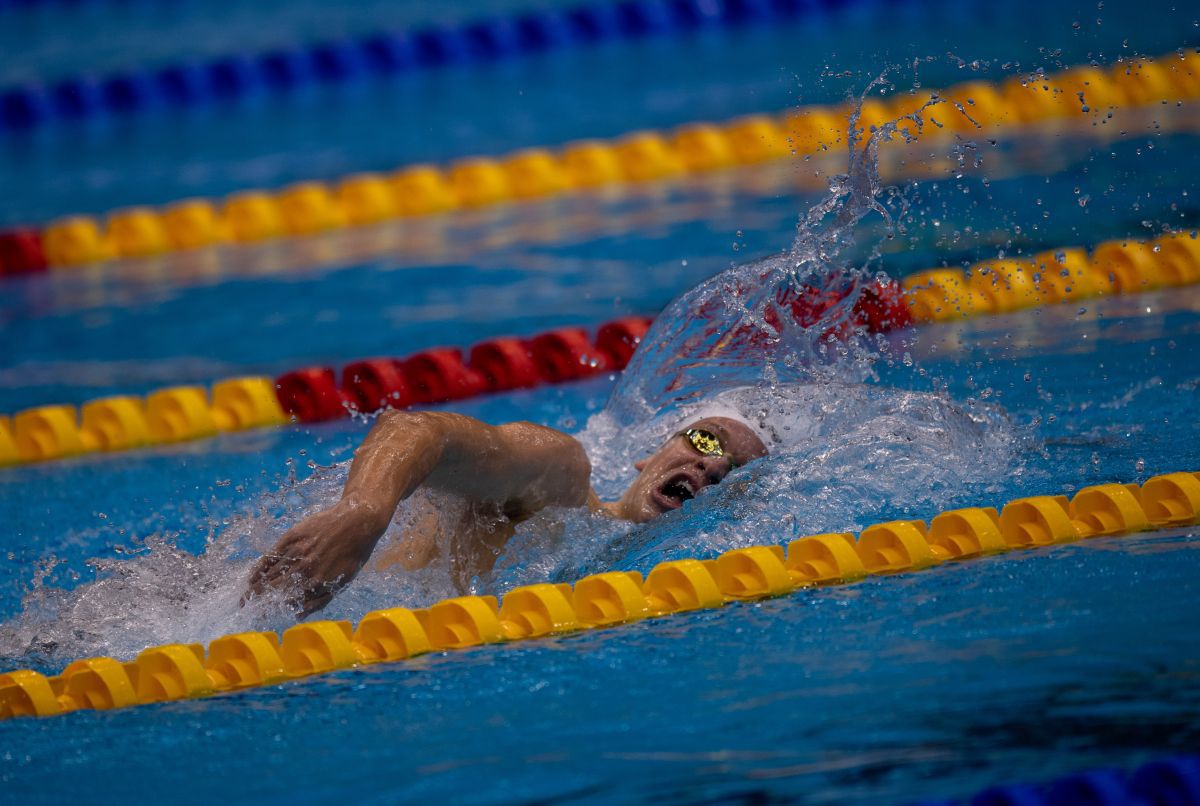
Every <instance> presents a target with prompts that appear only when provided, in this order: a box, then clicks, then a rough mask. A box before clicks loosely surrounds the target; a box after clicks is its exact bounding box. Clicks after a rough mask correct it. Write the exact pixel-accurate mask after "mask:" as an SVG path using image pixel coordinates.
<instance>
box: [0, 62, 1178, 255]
mask: <svg viewBox="0 0 1200 806" xmlns="http://www.w3.org/2000/svg"><path fill="white" fill-rule="evenodd" d="M929 97H930V95H927V94H922V95H916V94H913V95H905V94H900V95H898V96H897V97H895V98H892V99H889V100H883V99H878V98H875V99H870V100H868V101H867V102H866V103H864V105H863V107H862V111H861V117H860V119H859V126H860V128H864V129H868V130H869V129H870V128H871V127H873V126H878V125H881V124H882V123H884V122H885V121H887V120H891V119H894V118H897V117H899V116H901V115H904V114H910V113H913V112H915V111H916V109H918V108H919V107H920V106H921V105H922V104H923V103H924V102H925V101H927V100H928V99H929ZM939 98H941V99H942V100H941V102H940V103H939V104H938V105H937V106H934V107H930V108H929V109H926V110H925V112H924V113H923V114H924V116H925V118H926V119H927V122H926V124H925V125H924V126H923V128H922V129H921V130H920V131H917V128H916V126H915V124H912V123H911V122H908V123H906V124H905V126H904V128H905V130H906V131H907V133H908V135H909V136H912V137H917V136H920V137H922V138H937V137H943V138H944V137H951V136H956V135H967V136H977V135H978V134H979V133H980V132H993V131H997V130H1000V129H1004V128H1006V127H1007V128H1012V127H1018V126H1025V125H1029V124H1035V123H1036V124H1044V123H1047V122H1054V121H1057V122H1060V123H1063V124H1071V123H1080V122H1082V123H1096V122H1098V121H1103V120H1105V118H1106V116H1107V115H1108V114H1109V112H1110V111H1111V110H1112V109H1114V108H1120V107H1144V106H1149V105H1155V104H1157V105H1161V104H1165V103H1178V102H1183V101H1190V100H1195V99H1197V98H1200V53H1197V52H1194V51H1193V52H1188V53H1185V54H1178V53H1176V54H1169V55H1167V56H1164V57H1162V58H1161V59H1158V60H1131V61H1128V62H1119V63H1117V64H1115V65H1112V66H1111V67H1109V68H1107V69H1101V68H1099V67H1077V68H1073V69H1070V70H1066V71H1063V72H1061V73H1057V74H1054V75H1051V76H1034V77H1028V76H1015V77H1012V78H1010V79H1008V80H1007V81H1005V82H1003V83H1000V84H994V83H988V82H983V81H973V82H968V83H966V84H960V85H957V86H955V87H951V88H950V89H948V90H946V91H945V92H944V93H939ZM852 111H853V106H852V105H845V104H843V105H841V106H833V107H820V106H816V107H804V108H800V109H795V110H791V111H788V112H785V113H783V114H782V115H768V114H761V115H750V116H746V117H741V118H737V119H735V120H732V121H727V122H724V123H716V124H714V123H693V124H687V125H683V126H680V127H678V128H677V129H675V130H673V131H672V132H670V133H666V134H664V133H660V132H655V131H640V132H633V133H630V134H627V135H624V136H622V137H619V138H616V139H615V140H612V141H603V140H588V141H580V142H575V143H569V144H567V145H565V146H563V147H561V148H556V149H548V148H531V149H525V150H522V151H518V152H515V153H512V154H508V155H503V156H500V157H495V158H493V157H468V158H464V159H461V160H458V161H456V162H454V163H452V164H450V165H449V166H446V167H444V168H443V167H438V166H434V165H413V166H408V167H405V168H401V169H400V170H398V171H395V172H393V173H390V174H375V173H360V174H355V175H352V176H348V177H345V178H343V179H341V180H337V181H335V182H332V183H323V182H311V181H310V182H299V183H296V184H293V185H290V186H288V187H286V188H283V189H282V190H278V191H265V190H246V191H240V192H237V193H234V194H231V195H230V196H227V197H226V198H225V199H224V200H222V201H220V202H217V203H214V202H212V201H209V200H206V199H185V200H182V201H179V202H175V203H173V204H169V205H167V206H166V207H164V208H161V209H159V208H152V207H131V208H125V209H121V210H115V211H112V212H110V213H109V214H107V216H105V219H104V221H103V222H102V221H101V220H100V219H98V218H96V217H94V216H87V215H73V216H66V217H63V218H60V219H57V220H55V221H53V222H51V223H50V224H48V225H46V226H44V227H18V228H13V229H10V230H7V231H4V232H0V274H10V275H15V274H27V273H31V272H38V271H44V270H46V269H47V268H67V267H73V266H82V265H87V264H92V263H99V262H104V261H108V260H114V259H133V258H145V257H151V256H155V255H161V254H164V253H169V252H178V251H184V250H191V249H200V248H205V247H210V246H214V245H219V244H247V243H261V242H264V241H269V240H273V239H277V238H284V237H300V236H310V235H314V234H318V233H322V232H327V231H330V230H334V229H340V228H345V227H357V226H366V225H371V224H377V223H380V222H382V221H387V220H392V219H396V218H403V217H412V216H425V215H434V214H438V213H445V212H449V211H454V210H464V209H478V208H483V207H488V206H494V205H499V204H508V203H513V202H519V201H524V200H534V199H546V198H551V197H555V196H559V195H562V194H564V193H572V192H580V191H590V190H595V189H599V188H610V189H611V188H617V187H624V186H629V185H634V184H638V183H643V182H652V181H663V180H671V179H677V178H679V177H682V176H689V175H700V174H705V173H708V172H711V171H716V170H722V169H727V168H734V167H745V166H751V165H758V164H762V163H765V162H769V161H773V160H780V159H784V158H788V157H791V156H793V155H796V154H800V155H808V154H815V153H818V152H824V151H828V150H830V149H836V148H839V147H840V146H839V144H841V143H843V142H844V140H845V137H846V128H847V122H846V121H847V119H848V117H849V115H850V113H851V112H852Z"/></svg>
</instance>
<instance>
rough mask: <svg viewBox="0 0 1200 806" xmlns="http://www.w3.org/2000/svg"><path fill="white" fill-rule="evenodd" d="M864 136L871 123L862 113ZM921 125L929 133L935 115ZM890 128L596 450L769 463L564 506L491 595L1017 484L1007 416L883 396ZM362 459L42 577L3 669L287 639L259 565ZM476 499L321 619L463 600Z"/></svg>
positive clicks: (616, 476)
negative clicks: (642, 501) (650, 512)
mask: <svg viewBox="0 0 1200 806" xmlns="http://www.w3.org/2000/svg"><path fill="white" fill-rule="evenodd" d="M851 120H852V128H853V127H854V126H855V125H856V123H857V113H856V115H855V117H853V118H852V119H851ZM917 125H919V120H918V121H917ZM896 133H897V126H896V124H895V123H889V124H885V125H884V126H883V127H880V128H879V129H877V130H876V131H875V132H873V133H872V134H871V135H870V136H868V137H866V138H865V140H862V141H861V142H862V146H861V147H859V143H860V139H859V138H858V137H857V136H854V137H851V138H850V142H849V144H848V150H847V159H848V163H847V170H846V172H845V173H844V174H841V175H838V176H837V177H835V178H834V179H833V180H832V182H831V186H830V192H829V194H828V195H827V196H826V197H825V198H823V199H822V200H821V201H820V202H818V203H817V204H815V205H814V206H813V207H812V208H810V209H809V210H808V211H807V212H806V213H805V215H804V216H802V217H801V219H800V220H799V222H798V224H797V234H796V238H795V241H794V243H793V244H792V246H791V248H790V249H789V250H788V251H787V252H785V253H783V254H780V255H776V256H773V257H770V258H767V259H765V260H760V261H756V262H752V263H748V264H742V265H738V266H734V267H732V268H730V269H728V270H727V271H725V272H722V273H721V274H719V275H717V276H715V277H713V278H712V279H710V280H708V281H706V282H704V283H702V284H700V285H699V286H697V287H696V288H694V289H692V290H691V291H689V292H687V293H685V294H684V295H682V296H681V297H680V298H678V299H677V300H676V301H675V302H673V303H672V304H671V305H670V306H669V307H668V308H667V309H666V311H665V312H664V313H663V314H661V315H660V316H659V317H658V319H657V320H656V322H655V324H654V326H653V327H652V328H651V330H650V332H649V333H648V335H647V337H646V339H645V340H644V342H643V345H642V347H641V348H640V349H639V350H638V352H637V353H636V355H635V356H634V359H633V361H632V362H631V364H630V366H629V367H628V368H627V369H626V371H625V373H624V374H623V376H622V378H621V380H620V382H619V383H618V385H617V387H616V388H615V390H614V392H613V394H612V396H611V399H610V400H609V402H608V404H607V406H606V407H605V409H604V411H602V412H601V413H600V414H598V415H596V416H594V417H593V418H592V419H591V420H590V421H589V423H588V426H587V428H586V429H585V430H584V431H583V432H582V433H581V434H579V435H578V436H579V439H580V440H581V442H582V443H583V444H584V446H585V447H586V448H587V450H588V453H589V456H591V457H592V460H593V468H594V470H593V483H594V485H595V487H596V489H597V491H598V492H599V493H600V495H601V496H602V497H607V498H615V497H617V496H618V495H619V494H620V492H621V491H622V490H623V489H624V487H625V486H626V485H627V484H628V483H629V481H630V480H631V479H632V478H633V476H634V470H633V463H634V461H635V460H636V459H639V458H642V456H643V455H645V453H646V451H647V446H657V445H659V444H661V443H662V441H663V440H664V439H665V438H666V436H667V435H668V434H670V433H671V432H672V431H673V430H674V429H675V428H677V427H678V424H679V423H680V422H681V421H685V420H687V419H689V418H696V417H698V416H701V415H709V414H731V415H734V416H737V417H740V418H741V419H743V420H745V421H747V422H749V423H751V424H752V425H753V426H754V427H756V428H758V429H759V430H760V432H761V433H763V434H764V435H765V436H766V437H767V441H768V443H769V445H770V448H771V455H770V456H769V457H767V458H765V459H763V460H760V461H758V462H755V463H752V464H751V465H749V466H747V467H746V468H742V469H739V470H738V471H737V472H735V473H734V474H732V475H731V476H730V477H729V478H728V479H726V481H725V482H723V483H722V484H721V485H718V486H717V487H713V488H709V489H707V490H705V491H703V492H702V493H701V494H700V495H699V496H698V497H697V498H696V499H694V500H692V501H689V502H687V503H686V504H685V506H684V507H683V508H682V509H681V510H679V511H676V512H672V513H668V514H667V515H664V516H662V517H661V518H659V519H656V520H655V521H653V522H651V523H649V524H643V525H639V526H636V527H633V526H630V525H629V524H626V523H623V522H618V521H613V520H609V519H606V518H604V517H601V516H598V515H593V514H589V513H586V512H582V511H578V510H549V511H545V512H543V513H540V514H539V515H538V516H536V517H535V518H533V519H531V520H530V521H528V522H526V523H524V524H522V525H521V526H520V528H519V529H518V532H517V535H516V537H514V539H513V540H512V541H510V543H509V544H508V546H506V547H505V549H504V551H503V553H502V555H501V556H500V557H498V558H497V564H496V567H495V569H494V571H493V572H492V573H490V574H487V575H486V576H485V577H483V578H480V579H477V580H475V581H474V583H473V589H474V591H475V592H503V591H504V590H507V589H508V588H510V587H512V586H514V585H518V584H529V583H533V582H540V581H545V580H548V579H549V580H555V581H569V580H572V579H576V578H578V577H580V576H583V575H586V574H588V573H594V572H598V571H604V570H610V569H612V568H638V569H641V570H643V571H644V570H647V569H648V568H649V567H650V566H652V565H654V564H655V563H657V562H659V561H661V560H664V559H670V558H673V557H679V556H711V555H712V554H714V553H715V552H718V551H721V550H725V549H727V548H732V547H736V546H741V545H750V544H761V543H782V542H785V541H786V540H787V539H789V538H792V537H796V536H799V535H802V534H808V533H814V532H828V531H844V530H845V531H848V530H856V529H859V528H861V527H862V526H863V525H865V524H866V523H869V522H870V521H871V520H873V519H875V518H876V517H877V516H879V515H880V514H883V513H887V514H889V516H895V515H897V514H899V513H897V512H896V510H897V508H900V509H902V510H903V511H905V512H910V511H911V513H912V514H913V515H914V516H916V517H919V516H921V515H924V514H926V513H928V512H929V511H936V510H937V509H939V508H944V507H945V506H946V505H947V504H949V503H951V502H954V501H956V500H960V499H961V497H962V496H964V495H967V496H976V497H977V496H978V494H979V493H980V492H981V491H983V490H986V489H987V487H988V485H989V484H991V483H992V480H993V479H995V478H997V477H1002V476H1003V475H1004V473H1005V472H1006V471H1011V470H1013V467H1012V466H1013V463H1014V456H1015V451H1016V449H1017V447H1018V446H1019V438H1018V435H1016V434H1015V432H1014V429H1013V428H1012V427H1011V426H1010V425H1009V424H1008V423H1007V420H1006V418H1005V417H1004V414H1003V412H1002V411H1001V410H999V409H998V408H996V407H989V406H983V405H978V404H959V403H956V402H954V401H952V400H950V399H948V398H946V397H945V396H940V395H937V394H932V393H928V392H919V391H910V390H900V389H891V388H887V387H884V386H880V385H878V384H868V383H866V381H868V380H871V379H872V378H873V377H874V375H875V373H874V369H873V367H874V364H875V361H876V360H877V359H878V358H879V356H880V355H881V350H886V349H887V345H885V344H881V343H880V341H879V340H878V339H876V338H875V337H872V336H870V335H869V334H866V333H865V332H863V330H862V329H861V328H860V327H859V326H858V325H857V324H856V320H855V315H854V311H855V305H856V304H857V302H858V301H859V298H860V295H861V294H862V290H863V288H864V287H865V286H867V285H868V284H869V283H870V282H871V281H872V280H875V279H876V273H875V270H874V264H875V261H876V260H877V258H878V247H879V245H878V244H875V245H874V249H873V250H872V251H871V252H870V255H869V257H868V258H867V259H866V260H864V261H862V262H861V263H859V264H856V265H852V264H850V263H848V262H847V260H846V259H845V258H844V257H843V256H844V255H846V254H847V250H848V249H849V248H850V247H851V246H853V245H854V238H855V234H856V230H857V229H858V227H859V224H860V222H861V221H862V220H863V219H864V217H866V216H868V215H871V214H876V215H878V216H880V217H881V218H882V219H883V221H884V223H885V229H886V231H887V232H888V233H889V237H890V235H891V234H892V232H893V230H894V225H893V222H894V221H897V220H903V205H904V199H903V196H893V197H892V199H893V200H896V201H897V203H898V204H899V205H900V208H901V209H900V210H899V211H897V210H895V209H890V208H889V206H888V205H887V204H884V203H883V202H882V201H881V196H882V194H881V187H880V180H879V174H878V170H877V159H876V150H877V148H878V145H879V143H880V142H882V141H883V140H885V139H887V138H890V137H893V136H895V135H896ZM347 469H348V463H342V464H340V465H337V466H334V467H332V468H327V469H324V470H322V471H321V472H318V473H317V474H316V475H315V476H313V477H312V478H310V479H308V480H306V481H303V482H299V483H295V484H293V485H289V486H288V487H286V488H285V489H283V490H281V491H279V492H277V493H274V494H271V495H267V496H264V497H262V498H261V499H259V500H257V501H255V502H254V503H253V509H252V511H250V512H249V513H247V514H246V515H245V516H244V517H242V518H241V519H239V520H237V521H235V522H233V523H232V524H231V525H230V526H229V527H228V528H226V529H224V530H223V531H222V532H221V533H220V534H219V535H217V536H216V537H214V538H212V539H211V540H210V541H209V544H208V546H207V547H206V550H205V551H204V552H203V553H201V554H199V555H195V554H191V553H189V552H186V551H183V550H181V549H180V548H179V547H178V546H177V544H176V540H175V537H174V536H173V535H171V534H161V535H156V536H154V537H152V538H150V539H147V541H146V542H145V545H144V550H143V551H141V552H140V555H139V556H137V557H135V558H133V559H128V560H121V561H112V560H104V561H94V563H93V564H94V565H95V566H96V568H97V571H98V579H97V580H96V581H94V582H91V583H87V584H84V585H82V586H80V587H79V588H77V589H75V590H71V591H62V590H56V589H53V588H50V587H46V586H44V585H42V584H41V583H40V582H35V584H34V586H33V588H32V590H31V592H30V593H29V595H28V596H27V597H26V599H25V601H24V603H23V605H24V606H23V608H22V612H21V613H20V614H19V615H18V616H17V617H16V618H14V619H12V620H11V621H9V622H8V623H6V624H4V625H0V655H2V656H6V657H11V658H16V657H21V658H24V659H29V660H30V662H31V663H39V662H40V663H43V664H45V665H46V666H47V667H53V666H54V665H57V664H59V663H61V661H63V660H66V659H69V658H72V657H79V656H86V655H96V654H108V655H113V656H116V657H123V658H124V657H130V656H132V655H133V654H136V652H137V651H139V650H140V649H141V648H143V647H145V646H147V645H152V644H160V643H170V642H178V641H184V642H190V641H207V640H210V639H211V638H213V637H215V636H217V635H220V634H223V633H229V632H237V631H242V630H250V629H276V630H278V629H282V628H285V627H286V626H288V625H289V624H290V623H291V621H292V620H293V617H292V615H291V614H290V613H289V612H288V609H287V607H286V606H285V604H284V602H283V601H282V599H281V597H279V596H266V597H263V598H260V599H257V600H254V601H253V602H252V603H251V604H250V606H247V607H241V606H239V598H240V596H241V593H242V591H243V590H244V586H245V582H246V579H247V577H248V576H249V573H250V569H251V567H252V566H253V564H254V562H255V561H256V559H257V557H258V556H260V555H261V553H262V552H264V551H266V550H268V549H269V548H270V547H271V546H272V545H273V544H274V542H275V541H276V540H277V539H278V537H279V535H281V534H282V533H283V532H284V531H285V530H286V529H287V528H288V527H290V526H291V525H293V524H294V523H296V522H298V521H299V520H300V519H302V518H303V517H305V516H307V515H308V514H311V513H313V512H315V511H317V510H319V509H323V508H325V507H327V506H330V505H331V504H332V503H333V502H334V501H336V500H337V497H338V495H339V494H340V491H341V487H342V485H343V483H344V481H345V476H346V472H347ZM462 510H463V505H462V503H461V502H454V501H451V500H448V499H447V498H446V497H445V496H435V495H430V494H424V493H422V494H418V495H416V496H414V497H413V498H411V499H410V500H409V501H407V502H405V503H404V504H403V505H402V506H401V508H400V510H399V512H398V513H397V515H396V517H395V518H394V520H393V523H392V525H391V526H390V527H389V529H388V532H387V534H386V535H385V536H384V538H383V540H382V541H381V543H380V546H379V548H378V549H377V552H376V557H377V558H385V559H386V558H387V557H388V555H389V554H391V553H394V550H395V548H396V544H397V543H398V541H399V540H400V539H401V538H402V537H403V535H404V534H405V532H406V530H407V529H409V528H410V527H411V526H412V524H413V523H414V522H415V521H416V520H418V519H427V518H429V517H430V516H431V515H432V516H433V517H434V518H435V519H436V520H437V521H438V523H439V524H441V527H442V528H440V530H439V538H438V542H439V545H440V548H441V552H440V554H441V557H442V559H441V560H439V561H437V562H435V563H434V564H433V565H432V566H431V567H429V568H425V569H422V570H420V571H405V570H402V568H400V567H399V566H397V565H390V564H388V563H387V562H386V561H376V562H373V563H372V564H370V565H369V566H368V567H367V568H366V569H364V571H363V572H362V573H361V574H360V575H359V577H358V578H356V579H355V580H354V582H353V583H352V584H351V585H350V586H348V587H347V589H346V590H345V591H343V592H342V593H341V594H339V596H338V597H336V598H335V600H334V601H333V603H332V604H331V605H330V606H329V607H328V608H327V609H326V610H325V611H323V612H322V613H321V614H320V615H319V617H320V618H357V617H359V616H361V614H362V613H364V612H367V611H369V610H371V609H375V608H379V607H385V606H412V607H416V606H422V605H425V604H428V603H430V602H432V601H435V600H437V599H439V598H444V597H446V596H451V595H456V594H457V593H459V592H460V591H459V590H458V589H457V588H456V586H455V584H454V582H453V575H452V573H451V569H450V568H449V565H448V561H447V560H446V559H445V558H447V557H448V556H449V555H450V553H451V551H453V546H452V545H451V541H452V537H453V536H452V535H451V534H450V529H449V527H450V525H451V524H454V523H456V522H457V520H458V519H459V518H460V517H461V516H462Z"/></svg>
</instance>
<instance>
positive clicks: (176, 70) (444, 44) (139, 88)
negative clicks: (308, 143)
mask: <svg viewBox="0 0 1200 806" xmlns="http://www.w3.org/2000/svg"><path fill="white" fill-rule="evenodd" d="M54 1H55V0H24V3H23V5H32V4H37V3H50V2H54ZM891 1H892V0H622V1H621V2H617V3H609V2H597V3H592V4H583V5H577V6H571V7H567V8H562V9H539V10H530V11H525V12H521V13H517V14H513V15H510V16H492V17H485V18H480V19H475V20H470V21H467V22H463V23H460V24H457V25H436V24H431V25H424V26H420V27H417V28H412V29H410V30H407V31H380V32H375V33H370V34H365V35H362V36H359V37H355V38H351V39H344V40H336V41H327V42H316V43H310V44H304V45H297V46H294V47H288V48H277V49H272V50H269V51H264V52H259V53H235V54H227V55H224V56H218V57H214V58H211V59H208V60H194V61H185V62H179V63H175V64H165V65H158V66H148V67H145V68H134V69H132V70H128V71H125V72H120V73H112V74H105V75H78V76H73V77H69V78H65V79H62V80H60V81H57V82H54V83H52V84H48V85H42V84H22V85H16V86H9V87H4V88H0V133H5V132H20V131H30V130H33V129H38V128H42V127H45V126H48V125H51V124H56V123H57V124H64V123H65V124H69V123H72V122H78V121H82V120H85V119H89V118H95V117H102V116H105V115H110V116H130V115H134V114H137V113H142V112H145V111H148V110H150V109H153V108H156V107H158V108H161V107H166V108H190V107H197V106H203V105H206V104H211V103H217V102H221V101H231V100H237V99H242V98H249V97H252V96H256V95H264V94H285V93H288V92H294V91H296V90H298V89H300V88H302V87H304V86H305V85H309V84H324V85H338V84H349V83H353V82H356V81H361V80H364V79H371V78H381V77H387V76H392V75H397V74H400V73H407V72H413V71H418V70H424V69H433V68H439V67H449V66H457V65H481V64H491V63H495V62H498V61H502V60H507V59H516V58H521V57H524V56H529V55H533V54H538V53H543V52H546V51H551V50H559V49H565V48H568V47H574V46H586V45H592V44H598V43H602V42H608V41H617V40H632V39H641V38H646V37H652V36H666V35H670V34H686V33H689V32H692V31H697V30H700V29H706V28H721V27H737V26H743V25H752V24H757V25H763V24H772V23H777V22H781V21H786V20H791V19H796V18H799V17H802V16H805V15H808V14H813V13H818V12H820V11H823V10H832V9H835V8H839V7H842V6H847V5H851V4H855V5H870V4H874V3H879V2H891ZM108 2H116V0H108ZM3 5H4V0H0V7H3Z"/></svg>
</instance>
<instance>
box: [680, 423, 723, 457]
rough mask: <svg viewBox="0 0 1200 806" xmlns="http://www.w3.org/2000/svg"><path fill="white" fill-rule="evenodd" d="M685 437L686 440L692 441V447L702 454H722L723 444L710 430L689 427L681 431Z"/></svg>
mask: <svg viewBox="0 0 1200 806" xmlns="http://www.w3.org/2000/svg"><path fill="white" fill-rule="evenodd" d="M683 435H684V436H685V437H687V441H688V442H690V443H692V447H693V448H695V449H696V450H697V451H699V452H700V453H701V454H702V455H704V456H724V455H725V446H724V445H722V444H721V438H720V437H718V436H717V435H716V434H714V433H713V432H712V431H705V430H704V429H703V428H689V429H688V430H686V431H684V432H683Z"/></svg>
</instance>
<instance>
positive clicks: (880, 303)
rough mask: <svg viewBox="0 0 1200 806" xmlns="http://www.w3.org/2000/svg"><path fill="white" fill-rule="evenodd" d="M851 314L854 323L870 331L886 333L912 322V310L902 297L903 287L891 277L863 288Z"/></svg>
mask: <svg viewBox="0 0 1200 806" xmlns="http://www.w3.org/2000/svg"><path fill="white" fill-rule="evenodd" d="M853 314H854V321H855V323H856V324H859V325H862V326H863V327H865V328H866V329H867V330H868V331H870V332H871V333H886V332H888V331H889V330H898V329H899V328H902V327H909V326H910V325H912V323H913V318H912V311H910V310H909V308H908V303H907V302H906V301H905V299H904V288H903V287H902V286H901V285H900V283H898V282H896V281H895V280H893V279H891V278H888V279H887V280H884V281H882V282H879V281H877V282H873V283H871V284H869V285H867V286H866V287H865V288H863V290H862V293H861V294H860V295H859V297H858V301H857V302H855V303H854V312H853Z"/></svg>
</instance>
